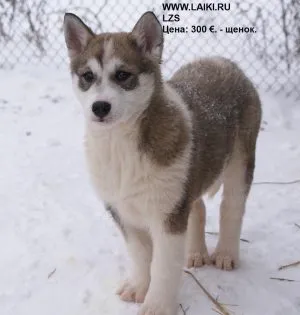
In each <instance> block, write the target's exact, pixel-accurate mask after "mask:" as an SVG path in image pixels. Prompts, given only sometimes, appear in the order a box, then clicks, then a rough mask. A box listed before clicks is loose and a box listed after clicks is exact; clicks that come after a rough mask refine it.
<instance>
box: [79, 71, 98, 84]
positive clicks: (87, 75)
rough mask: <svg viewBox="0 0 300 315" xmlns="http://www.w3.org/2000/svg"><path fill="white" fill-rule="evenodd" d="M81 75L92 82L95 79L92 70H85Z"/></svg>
mask: <svg viewBox="0 0 300 315" xmlns="http://www.w3.org/2000/svg"><path fill="white" fill-rule="evenodd" d="M81 77H82V78H83V79H84V80H85V81H86V82H88V83H92V82H93V81H94V79H95V76H94V73H93V72H92V71H86V72H84V73H83V74H82V75H81Z"/></svg>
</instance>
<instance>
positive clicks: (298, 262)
mask: <svg viewBox="0 0 300 315" xmlns="http://www.w3.org/2000/svg"><path fill="white" fill-rule="evenodd" d="M298 265H300V260H298V261H295V262H293V263H291V264H288V265H283V266H280V267H279V268H278V270H282V269H286V268H289V267H295V266H298Z"/></svg>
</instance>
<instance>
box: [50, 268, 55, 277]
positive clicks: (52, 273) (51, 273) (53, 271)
mask: <svg viewBox="0 0 300 315" xmlns="http://www.w3.org/2000/svg"><path fill="white" fill-rule="evenodd" d="M55 272H56V268H54V269H53V270H52V271H51V272H50V273H49V274H48V279H50V278H51V277H52V276H53V275H54V274H55Z"/></svg>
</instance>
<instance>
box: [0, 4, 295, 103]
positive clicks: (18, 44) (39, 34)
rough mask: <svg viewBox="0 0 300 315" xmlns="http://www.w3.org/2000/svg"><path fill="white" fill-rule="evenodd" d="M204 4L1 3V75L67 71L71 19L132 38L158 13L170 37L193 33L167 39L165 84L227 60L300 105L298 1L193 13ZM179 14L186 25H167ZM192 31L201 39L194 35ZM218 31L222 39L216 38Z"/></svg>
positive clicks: (258, 84)
mask: <svg viewBox="0 0 300 315" xmlns="http://www.w3.org/2000/svg"><path fill="white" fill-rule="evenodd" d="M199 3H200V4H201V2H196V1H194V2H189V1H186V2H182V1H179V0H177V1H174V2H171V1H164V2H162V1H159V0H156V1H150V0H149V1H148V0H142V1H138V0H131V1H115V0H102V1H100V0H85V1H83V0H62V1H58V0H53V1H46V0H0V45H1V46H2V48H1V50H0V67H6V68H10V67H14V66H16V65H19V64H32V65H41V64H43V65H46V66H55V67H63V66H66V65H67V64H68V60H67V52H66V48H65V43H64V37H63V30H62V24H63V15H64V13H65V12H73V13H75V14H77V15H78V16H80V17H81V18H82V19H83V20H84V21H85V22H86V23H87V24H88V25H89V26H90V27H91V28H92V29H93V30H94V31H95V32H98V33H99V32H117V31H130V30H131V29H132V28H133V26H134V24H135V22H136V21H137V20H138V18H139V17H140V16H141V15H142V14H143V13H144V12H145V11H148V10H151V11H154V12H155V13H156V14H157V16H158V17H159V19H160V20H161V21H162V25H163V26H164V29H165V31H166V29H167V27H175V28H177V27H178V28H184V29H185V30H188V31H187V32H184V33H176V32H175V33H174V32H173V33H171V32H169V33H167V32H165V34H164V36H165V48H164V55H163V73H164V75H165V77H170V76H171V75H172V73H174V72H175V70H176V69H177V68H178V67H179V66H180V65H182V64H184V63H186V62H188V61H191V60H193V59H195V58H198V57H201V56H212V55H221V56H224V57H228V58H230V59H232V60H234V61H236V62H237V63H238V64H240V66H241V67H242V68H243V69H244V71H245V72H246V73H247V74H248V76H249V77H251V78H252V80H253V81H254V83H255V84H256V86H258V87H260V88H261V89H264V90H268V91H272V92H273V93H279V92H281V93H283V94H285V95H287V96H292V97H293V98H297V99H299V98H300V75H299V73H300V2H299V0H265V1H254V0H234V1H230V2H224V3H223V4H225V5H226V4H227V5H228V4H230V10H216V9H215V8H214V9H213V10H210V9H207V10H201V9H198V10H194V8H197V6H198V5H199ZM205 3H207V2H203V3H202V4H203V5H204V4H205ZM212 3H213V2H212ZM214 3H215V5H217V4H218V3H219V4H220V3H221V2H217V1H214ZM166 4H167V5H169V8H166V7H165V5H166ZM174 4H175V5H178V4H180V5H182V4H183V5H184V7H185V9H184V8H182V7H177V8H174V7H173V8H172V6H173V5H174ZM186 4H187V5H188V7H186V6H185V5H186ZM221 4H222V3H221ZM170 5H171V6H170ZM203 7H204V6H202V8H203ZM176 14H178V16H179V21H168V19H170V18H171V19H175V18H174V15H176ZM193 26H195V27H196V30H198V31H196V32H192V27H193ZM212 26H213V27H214V28H213V30H215V32H211V31H210V29H211V27H212ZM203 27H205V28H206V31H205V32H204V31H203V30H204V28H203ZM234 27H236V28H239V29H240V28H245V27H248V28H251V27H252V28H254V29H255V32H230V31H229V32H227V31H228V30H230V28H231V30H233V28H234Z"/></svg>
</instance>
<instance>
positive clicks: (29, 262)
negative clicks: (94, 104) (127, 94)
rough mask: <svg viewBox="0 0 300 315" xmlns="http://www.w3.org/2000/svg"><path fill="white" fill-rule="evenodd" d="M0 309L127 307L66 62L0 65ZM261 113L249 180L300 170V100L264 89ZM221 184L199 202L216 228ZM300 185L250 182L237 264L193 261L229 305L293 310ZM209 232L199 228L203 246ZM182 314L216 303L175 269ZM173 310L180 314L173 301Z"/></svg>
mask: <svg viewBox="0 0 300 315" xmlns="http://www.w3.org/2000/svg"><path fill="white" fill-rule="evenodd" d="M0 86H1V94H0V144H1V146H0V148H1V149H0V150H1V155H0V202H1V207H0V231H1V233H0V248H1V259H0V314H1V315H29V314H30V315H40V314H43V315H53V314H56V315H96V314H102V315H106V314H108V315H115V314H124V315H130V314H136V312H137V310H138V306H136V305H132V304H126V303H124V302H121V301H119V299H118V297H116V296H115V294H114V291H115V289H116V288H117V285H118V282H119V280H121V279H122V278H123V277H124V276H125V275H126V268H127V265H128V258H127V254H126V250H125V246H124V241H123V240H122V237H121V234H120V233H119V231H118V229H117V228H116V227H115V225H114V223H113V222H112V220H111V218H109V215H108V214H107V213H106V212H105V211H104V209H103V205H102V204H101V203H100V202H99V201H98V200H97V198H96V196H95V194H94V191H93V189H92V187H91V185H90V182H89V180H88V175H87V171H86V167H85V160H84V155H83V146H82V138H83V117H82V114H81V108H80V106H79V105H78V104H77V101H76V100H75V98H74V96H73V93H72V90H71V83H70V77H69V74H68V71H67V69H60V70H51V69H48V68H47V69H46V68H36V69H34V68H29V67H23V68H20V67H17V68H16V69H15V70H0ZM261 96H262V101H263V110H264V123H263V129H264V130H263V131H262V132H261V133H260V136H259V141H258V149H257V168H256V172H255V182H260V181H277V180H279V181H288V180H293V179H296V178H300V146H299V135H300V125H299V121H300V106H299V105H300V104H299V102H298V103H297V102H294V101H292V100H288V99H285V98H281V97H278V96H276V97H274V96H272V95H270V94H266V93H264V92H262V91H261ZM219 202H220V195H219V194H218V195H217V197H216V198H215V199H214V200H212V201H208V203H207V205H208V220H207V221H208V222H207V231H214V232H216V231H218V204H219ZM295 223H298V224H300V184H295V185H255V186H253V188H252V191H251V195H250V197H249V202H248V206H247V212H246V217H245V221H244V228H243V235H242V237H243V238H245V239H247V240H249V241H250V243H245V242H241V266H240V268H239V269H238V270H236V271H233V272H225V271H220V270H217V269H215V268H214V267H212V266H206V267H204V268H201V269H199V270H195V271H193V272H194V273H195V275H196V276H197V278H198V279H199V280H200V281H201V283H202V284H203V285H204V286H205V287H206V288H207V290H208V291H209V292H210V293H211V294H213V295H214V296H215V297H216V296H218V298H219V301H220V302H223V303H228V304H234V305H237V306H229V308H230V309H231V310H232V314H237V315H241V314H247V315H252V314H253V315H265V314H268V315H280V314H284V315H286V314H288V315H294V314H300V284H299V282H282V281H276V280H271V279H270V277H281V278H289V279H294V280H299V281H300V267H292V268H289V269H286V270H282V271H278V267H279V266H280V265H283V264H288V263H291V262H293V261H297V260H299V259H300V248H299V244H300V229H299V228H297V227H296V226H295ZM216 241H217V238H216V236H214V235H207V242H208V246H209V248H210V251H211V250H212V249H213V248H214V246H215V244H216ZM179 302H180V303H181V304H182V305H183V307H184V308H188V310H187V311H186V314H187V315H198V314H205V315H210V314H216V313H215V312H214V311H213V310H212V307H213V305H212V303H211V302H210V301H209V300H208V299H207V297H206V296H205V295H204V293H203V292H202V291H201V290H200V288H199V287H198V286H197V285H196V284H195V282H194V281H193V280H192V279H191V277H190V276H188V275H187V274H184V276H183V283H182V287H181V291H180V297H179ZM178 314H182V312H181V311H180V309H179V312H178Z"/></svg>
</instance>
